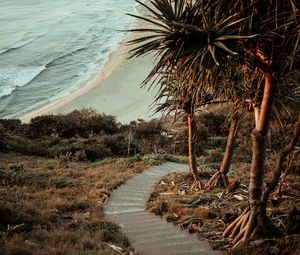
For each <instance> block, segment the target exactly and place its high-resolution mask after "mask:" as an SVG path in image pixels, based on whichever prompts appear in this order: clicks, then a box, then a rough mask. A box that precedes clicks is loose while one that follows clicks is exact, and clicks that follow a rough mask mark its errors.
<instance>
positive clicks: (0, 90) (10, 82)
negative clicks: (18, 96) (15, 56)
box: [0, 66, 46, 97]
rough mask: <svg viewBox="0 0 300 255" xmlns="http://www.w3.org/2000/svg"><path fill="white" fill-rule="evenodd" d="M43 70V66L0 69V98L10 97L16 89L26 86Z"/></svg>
mask: <svg viewBox="0 0 300 255" xmlns="http://www.w3.org/2000/svg"><path fill="white" fill-rule="evenodd" d="M45 69H46V68H45V66H38V67H34V66H32V67H26V68H22V67H11V68H0V84H1V86H0V97H3V96H8V95H10V94H11V93H12V92H13V91H14V90H15V89H16V88H17V87H23V86H26V85H27V84H28V83H29V82H31V81H32V80H33V79H35V78H36V77H37V76H38V75H39V74H40V73H41V72H43V71H44V70H45Z"/></svg>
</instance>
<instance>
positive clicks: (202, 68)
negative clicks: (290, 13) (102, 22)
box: [129, 0, 256, 86]
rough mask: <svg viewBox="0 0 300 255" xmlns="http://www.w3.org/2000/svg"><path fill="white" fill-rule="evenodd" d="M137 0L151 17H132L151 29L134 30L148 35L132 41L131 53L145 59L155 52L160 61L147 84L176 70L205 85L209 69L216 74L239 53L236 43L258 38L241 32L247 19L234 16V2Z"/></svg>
mask: <svg viewBox="0 0 300 255" xmlns="http://www.w3.org/2000/svg"><path fill="white" fill-rule="evenodd" d="M136 1H137V2H138V3H140V4H141V5H142V6H144V7H145V8H146V9H147V11H148V13H149V14H148V15H147V16H146V17H143V16H137V15H131V16H134V17H135V18H138V19H140V20H142V21H143V22H146V24H145V26H147V27H144V28H141V29H132V30H130V31H132V32H137V33H146V35H144V36H141V37H139V38H137V39H133V40H131V41H130V42H129V43H130V44H135V45H137V46H136V47H135V48H133V49H132V50H131V54H132V56H141V55H143V54H147V53H149V52H155V54H156V56H157V58H158V61H157V64H156V66H155V67H154V68H153V70H152V71H151V73H150V74H149V76H148V78H147V79H146V82H148V81H149V80H151V78H153V77H155V76H156V75H157V74H159V73H160V72H164V71H166V70H168V69H174V68H175V67H176V69H177V71H178V72H180V73H181V77H182V78H183V77H189V80H191V81H192V82H193V83H197V84H198V86H201V83H203V81H204V80H205V78H206V73H207V70H210V72H211V73H213V72H214V68H215V66H217V65H220V64H222V63H226V62H227V61H228V56H229V55H236V54H237V52H239V49H238V47H237V43H236V41H239V40H244V39H249V38H252V37H254V36H256V35H250V36H248V35H242V34H240V33H239V34H238V33H237V32H238V24H239V23H241V22H242V21H243V20H244V18H240V14H239V13H238V12H236V13H231V9H230V8H229V7H230V5H228V2H233V1H220V0H219V1H212V0H211V1H206V2H205V3H204V1H196V2H195V3H194V4H192V5H189V4H186V1H185V0H175V1H171V0H152V1H150V5H149V6H148V5H146V4H144V3H142V2H140V1H139V0H136ZM225 2H226V3H227V4H225ZM220 3H221V4H220ZM183 79H186V78H183ZM186 83H187V81H186V80H185V84H186Z"/></svg>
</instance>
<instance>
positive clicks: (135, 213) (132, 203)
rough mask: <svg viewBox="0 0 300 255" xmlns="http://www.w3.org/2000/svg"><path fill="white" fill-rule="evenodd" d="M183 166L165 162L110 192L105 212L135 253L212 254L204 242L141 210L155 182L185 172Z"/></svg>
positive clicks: (152, 254) (161, 254) (168, 254)
mask: <svg viewBox="0 0 300 255" xmlns="http://www.w3.org/2000/svg"><path fill="white" fill-rule="evenodd" d="M187 171H188V167H187V165H183V164H176V163H165V164H163V165H160V166H155V167H152V168H151V169H149V170H146V171H144V172H143V173H140V174H137V175H135V176H134V177H133V178H131V179H129V180H128V181H127V182H126V183H125V184H124V185H122V186H120V187H119V188H118V189H117V190H116V191H114V192H113V194H112V195H111V197H110V199H109V201H108V204H107V206H106V207H105V213H106V215H107V216H108V218H110V219H111V220H113V221H115V222H117V223H118V224H119V225H120V226H121V228H122V232H123V233H124V234H125V235H126V236H127V238H128V240H129V242H130V244H131V245H132V246H133V248H134V249H135V250H136V251H137V252H138V254H139V255H171V254H172V255H173V254H174V255H175V254H178V255H179V254H180V255H188V254H190V255H196V254H202V255H208V254H209V255H215V254H221V253H220V252H218V251H213V250H212V248H211V247H210V246H209V244H208V242H206V241H199V240H198V238H197V236H193V235H190V234H189V233H188V232H186V231H182V230H181V229H180V228H178V227H176V226H174V225H173V224H172V223H168V222H166V221H165V220H163V219H161V217H159V216H156V215H154V214H152V213H149V212H147V211H145V206H146V204H147V202H148V200H149V196H150V195H151V192H152V190H153V188H154V186H155V184H156V183H157V182H158V181H159V180H160V179H161V178H162V177H163V176H165V175H166V174H168V173H172V172H187Z"/></svg>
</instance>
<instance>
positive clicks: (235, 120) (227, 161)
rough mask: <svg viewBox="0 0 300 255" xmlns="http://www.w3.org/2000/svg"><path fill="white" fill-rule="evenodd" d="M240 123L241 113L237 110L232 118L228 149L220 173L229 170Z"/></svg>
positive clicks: (224, 173)
mask: <svg viewBox="0 0 300 255" xmlns="http://www.w3.org/2000/svg"><path fill="white" fill-rule="evenodd" d="M238 124H239V114H238V113H237V112H236V113H235V114H234V115H233V116H232V119H231V123H230V129H229V135H228V138H227V144H226V149H225V152H224V156H223V160H222V163H221V167H220V173H221V174H223V175H226V174H227V173H228V172H229V168H230V164H231V160H232V157H233V151H234V143H235V138H236V132H237V128H238Z"/></svg>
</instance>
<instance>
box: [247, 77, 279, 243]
mask: <svg viewBox="0 0 300 255" xmlns="http://www.w3.org/2000/svg"><path fill="white" fill-rule="evenodd" d="M276 87H277V82H276V81H275V80H274V79H273V78H272V77H271V76H265V88H264V94H263V100H262V103H261V109H260V114H259V118H258V122H257V126H256V128H255V129H254V130H253V131H252V139H253V146H252V164H251V174H250V185H249V190H250V208H251V214H250V218H249V222H248V226H247V230H246V232H245V236H244V238H243V240H244V241H245V240H247V239H249V237H250V235H251V234H252V231H253V230H254V228H255V227H256V226H257V216H258V212H259V209H260V208H259V207H260V205H261V199H262V190H263V181H264V175H265V158H266V155H265V154H266V140H267V134H268V130H269V126H270V120H271V116H272V108H273V101H274V97H275V92H276Z"/></svg>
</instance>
